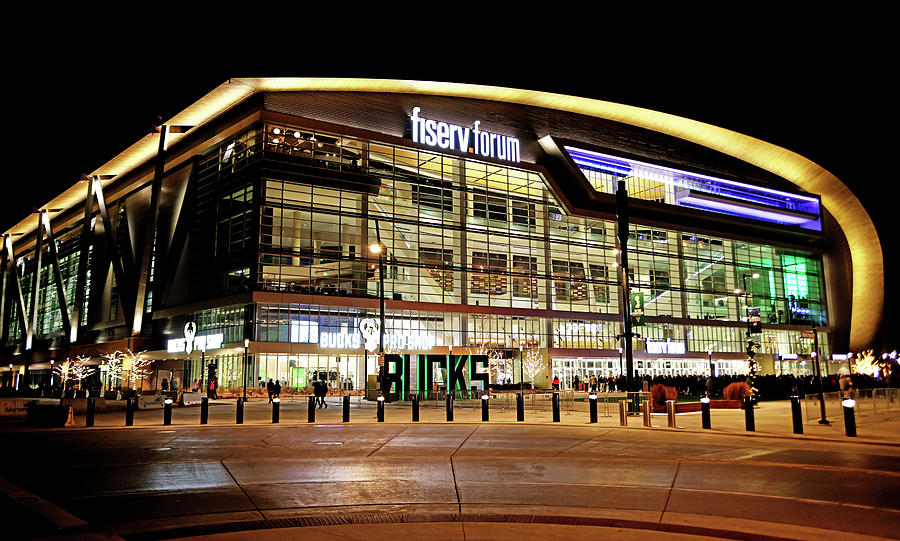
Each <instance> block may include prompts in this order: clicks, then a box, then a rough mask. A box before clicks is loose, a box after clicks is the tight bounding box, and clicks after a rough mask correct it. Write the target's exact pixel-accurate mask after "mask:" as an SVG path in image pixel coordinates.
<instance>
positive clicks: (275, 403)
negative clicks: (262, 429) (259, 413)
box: [272, 398, 281, 423]
mask: <svg viewBox="0 0 900 541" xmlns="http://www.w3.org/2000/svg"><path fill="white" fill-rule="evenodd" d="M280 420H281V399H280V398H273V399H272V423H278V422H279V421H280Z"/></svg>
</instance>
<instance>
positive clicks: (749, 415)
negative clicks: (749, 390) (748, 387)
mask: <svg viewBox="0 0 900 541" xmlns="http://www.w3.org/2000/svg"><path fill="white" fill-rule="evenodd" d="M744 424H745V425H746V427H747V432H755V431H756V421H754V419H753V398H752V397H750V396H745V397H744Z"/></svg>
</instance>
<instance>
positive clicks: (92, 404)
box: [84, 398, 97, 426]
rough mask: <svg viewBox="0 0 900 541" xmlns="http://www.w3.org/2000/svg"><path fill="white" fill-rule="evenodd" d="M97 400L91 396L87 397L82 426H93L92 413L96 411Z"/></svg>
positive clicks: (94, 413)
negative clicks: (85, 412) (85, 413)
mask: <svg viewBox="0 0 900 541" xmlns="http://www.w3.org/2000/svg"><path fill="white" fill-rule="evenodd" d="M96 402H97V401H96V400H94V399H93V398H88V402H87V415H86V416H85V418H84V426H94V415H96V413H97V403H96Z"/></svg>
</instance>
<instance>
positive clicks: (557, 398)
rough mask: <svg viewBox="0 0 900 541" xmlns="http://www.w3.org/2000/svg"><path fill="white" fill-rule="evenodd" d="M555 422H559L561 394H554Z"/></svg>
mask: <svg viewBox="0 0 900 541" xmlns="http://www.w3.org/2000/svg"><path fill="white" fill-rule="evenodd" d="M552 402H553V422H554V423H558V422H559V393H553V398H552Z"/></svg>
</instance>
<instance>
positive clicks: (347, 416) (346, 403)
mask: <svg viewBox="0 0 900 541" xmlns="http://www.w3.org/2000/svg"><path fill="white" fill-rule="evenodd" d="M343 421H344V422H345V423H349V422H350V395H349V394H345V395H344V417H343Z"/></svg>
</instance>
